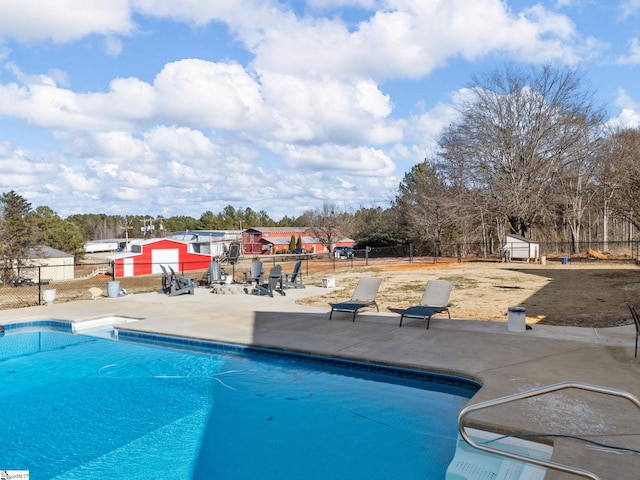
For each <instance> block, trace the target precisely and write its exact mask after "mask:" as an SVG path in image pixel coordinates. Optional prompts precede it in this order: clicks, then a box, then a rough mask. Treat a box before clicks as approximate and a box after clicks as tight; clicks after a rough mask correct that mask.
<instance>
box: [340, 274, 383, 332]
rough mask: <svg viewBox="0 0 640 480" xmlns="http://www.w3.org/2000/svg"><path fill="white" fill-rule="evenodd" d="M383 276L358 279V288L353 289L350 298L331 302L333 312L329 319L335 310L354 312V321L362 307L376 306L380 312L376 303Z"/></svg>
mask: <svg viewBox="0 0 640 480" xmlns="http://www.w3.org/2000/svg"><path fill="white" fill-rule="evenodd" d="M381 282H382V279H381V278H369V277H363V278H361V279H360V280H358V284H357V285H356V289H355V290H354V291H353V295H352V296H351V299H350V300H347V301H346V302H341V303H330V304H329V305H331V312H330V313H329V320H331V317H332V315H333V312H334V311H335V312H351V313H353V320H352V321H353V322H355V321H356V314H357V313H358V311H359V310H360V309H361V308H364V307H371V306H373V307H376V310H377V311H378V312H379V311H380V309H379V308H378V304H377V303H376V295H377V294H378V289H379V288H380V283H381Z"/></svg>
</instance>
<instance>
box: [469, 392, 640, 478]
mask: <svg viewBox="0 0 640 480" xmlns="http://www.w3.org/2000/svg"><path fill="white" fill-rule="evenodd" d="M567 388H577V389H580V390H587V391H589V392H595V393H602V394H605V395H612V396H614V397H620V398H625V399H627V400H629V401H630V402H631V403H633V404H634V405H635V406H636V407H637V408H638V410H640V400H638V397H636V396H635V395H632V394H631V393H629V392H626V391H624V390H617V389H614V388H607V387H599V386H597V385H589V384H587V383H580V382H563V383H557V384H555V385H548V386H546V387H540V388H535V389H533V390H527V391H526V392H521V393H516V394H513V395H508V396H506V397H501V398H496V399H495V400H488V401H485V402H480V403H476V404H475V405H469V406H467V407H465V408H463V409H462V410H461V411H460V414H459V415H458V429H459V431H460V435H461V436H462V438H464V440H465V441H466V442H467V443H468V444H469V445H471V446H472V447H474V448H477V449H478V450H482V451H484V452H489V453H494V454H496V455H501V456H503V457H507V458H511V459H513V460H519V461H522V462H526V463H532V464H534V465H539V466H541V467H545V468H550V469H552V470H557V471H560V472H565V473H571V474H574V475H578V476H580V477H584V478H590V479H591V480H601V478H600V477H599V476H597V475H596V474H594V473H592V472H589V471H587V470H583V469H580V468H576V467H570V466H568V465H563V464H561V463H556V462H551V461H547V460H540V459H537V458H531V457H527V456H524V455H519V454H517V453H512V452H507V451H504V450H500V449H497V448H493V447H489V446H487V445H482V444H479V443H476V442H475V441H473V440H472V439H471V437H470V436H469V435H468V433H467V432H466V430H465V427H464V424H463V422H464V419H465V417H466V416H467V415H469V414H470V413H472V412H475V411H478V410H484V409H486V408H490V407H495V406H498V405H503V404H505V403H510V402H515V401H517V400H523V399H525V398H531V397H537V396H539V395H544V394H547V393H551V392H556V391H558V390H565V389H567Z"/></svg>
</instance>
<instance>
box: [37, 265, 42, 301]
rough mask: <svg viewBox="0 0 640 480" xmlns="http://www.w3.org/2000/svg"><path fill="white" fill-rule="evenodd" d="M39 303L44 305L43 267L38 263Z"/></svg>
mask: <svg viewBox="0 0 640 480" xmlns="http://www.w3.org/2000/svg"><path fill="white" fill-rule="evenodd" d="M38 305H42V267H41V266H40V265H38Z"/></svg>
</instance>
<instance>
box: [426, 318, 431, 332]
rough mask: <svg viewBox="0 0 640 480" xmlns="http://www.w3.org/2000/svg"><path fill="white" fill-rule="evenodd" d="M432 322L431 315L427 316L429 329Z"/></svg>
mask: <svg viewBox="0 0 640 480" xmlns="http://www.w3.org/2000/svg"><path fill="white" fill-rule="evenodd" d="M430 324H431V315H429V316H428V317H427V330H429V325H430Z"/></svg>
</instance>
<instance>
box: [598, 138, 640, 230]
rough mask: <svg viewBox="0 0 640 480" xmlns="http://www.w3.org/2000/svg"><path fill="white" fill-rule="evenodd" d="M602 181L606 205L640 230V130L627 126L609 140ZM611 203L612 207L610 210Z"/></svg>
mask: <svg viewBox="0 0 640 480" xmlns="http://www.w3.org/2000/svg"><path fill="white" fill-rule="evenodd" d="M599 182H600V185H601V188H602V191H603V198H604V199H605V200H607V199H608V198H610V200H611V201H610V204H609V203H605V204H604V208H605V209H606V210H605V212H607V211H612V212H613V213H614V214H615V215H616V216H618V217H620V218H624V219H626V220H627V221H628V222H630V223H631V224H632V225H633V226H634V227H635V228H636V229H637V230H640V129H637V128H635V129H624V130H620V131H618V132H615V133H614V134H612V135H611V136H610V138H609V140H608V142H607V149H606V155H605V156H604V157H603V162H602V169H601V173H600V177H599ZM609 205H610V207H611V208H610V210H609V208H608V207H609Z"/></svg>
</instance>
